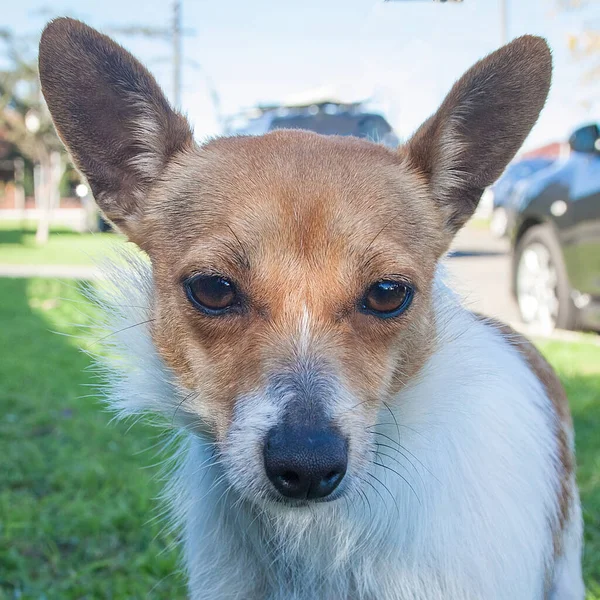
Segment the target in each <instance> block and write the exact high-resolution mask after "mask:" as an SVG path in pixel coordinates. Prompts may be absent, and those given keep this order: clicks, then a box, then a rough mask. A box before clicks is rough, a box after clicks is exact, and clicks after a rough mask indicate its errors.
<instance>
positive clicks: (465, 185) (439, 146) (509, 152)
mask: <svg viewBox="0 0 600 600" xmlns="http://www.w3.org/2000/svg"><path fill="white" fill-rule="evenodd" d="M551 76H552V57H551V55H550V49H549V48H548V45H547V44H546V42H545V41H544V40H543V39H542V38H539V37H534V36H523V37H520V38H518V39H516V40H514V41H513V42H511V43H510V44H508V45H506V46H504V47H502V48H500V49H499V50H497V51H496V52H493V53H492V54H490V55H489V56H487V57H486V58H484V59H483V60H481V61H479V62H478V63H476V64H475V65H474V66H473V67H472V68H471V69H469V70H468V71H467V72H466V73H465V74H464V75H463V76H462V77H461V78H460V79H459V81H458V82H457V83H456V84H455V85H454V87H453V88H452V90H451V91H450V93H449V94H448V96H447V97H446V99H445V100H444V102H443V103H442V105H441V107H440V108H439V110H438V111H437V112H436V113H435V114H434V115H433V116H432V117H430V118H429V119H428V120H427V121H426V122H425V123H424V124H423V125H421V127H420V128H419V129H418V130H417V132H416V133H415V134H414V136H413V137H412V139H411V140H410V141H409V142H408V144H407V146H406V147H405V148H404V149H403V151H404V152H406V153H407V157H408V160H409V164H411V165H412V166H413V167H414V168H416V169H417V170H418V171H419V172H420V173H421V174H422V175H424V176H425V177H426V179H427V181H428V183H429V187H430V193H431V195H432V197H433V200H434V201H435V203H436V204H437V206H438V207H439V208H440V209H441V211H442V214H443V218H444V221H445V227H446V236H445V240H444V244H445V245H447V244H448V243H449V241H450V240H451V238H452V236H453V235H454V234H455V233H456V232H457V231H458V229H460V227H461V226H462V225H464V223H465V222H466V221H467V220H468V219H469V217H470V216H471V215H472V214H473V212H474V211H475V208H476V207H477V203H478V202H479V199H480V198H481V195H482V193H483V190H484V189H485V188H486V187H487V186H488V185H491V184H492V183H493V182H494V181H495V180H496V179H497V178H498V177H499V176H500V174H501V173H502V171H503V170H504V168H505V167H506V165H507V164H508V163H509V161H510V160H511V159H512V158H513V156H514V155H515V154H516V152H517V150H518V149H519V148H520V146H521V144H522V143H523V142H524V140H525V138H526V137H527V135H528V134H529V131H530V130H531V128H532V127H533V125H534V124H535V122H536V121H537V118H538V115H539V113H540V111H541V110H542V108H543V106H544V103H545V101H546V96H547V95H548V90H549V88H550V79H551Z"/></svg>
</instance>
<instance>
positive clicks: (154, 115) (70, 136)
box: [39, 18, 193, 242]
mask: <svg viewBox="0 0 600 600" xmlns="http://www.w3.org/2000/svg"><path fill="white" fill-rule="evenodd" d="M39 70H40V80H41V83H42V91H43V93H44V97H45V98H46V102H47V104H48V108H49V109H50V113H51V115H52V119H53V120H54V124H55V125H56V129H57V131H58V134H59V135H60V137H61V139H62V141H63V142H64V143H65V145H66V146H67V148H68V149H69V151H70V152H71V155H72V157H73V160H74V162H75V164H76V165H77V167H78V168H79V169H80V170H81V172H82V173H83V174H84V175H85V176H86V177H87V180H88V182H89V183H90V186H91V188H92V191H93V193H94V197H95V198H96V201H97V202H98V205H99V206H100V208H101V209H102V210H103V211H104V214H105V215H106V216H107V217H108V218H109V219H110V220H111V221H113V222H114V223H115V224H116V225H118V226H119V227H120V228H121V229H122V230H123V231H124V232H125V233H126V234H127V235H128V236H129V237H130V239H133V241H137V242H139V241H140V239H138V238H141V239H143V235H141V236H140V235H138V225H139V222H140V220H141V218H142V215H143V213H144V209H145V206H144V205H145V196H146V195H147V194H148V192H149V191H150V189H151V188H152V186H153V185H154V184H155V183H156V182H157V181H158V179H159V178H160V175H161V173H162V172H163V170H164V168H165V166H166V165H167V163H169V161H171V160H172V159H173V158H174V157H175V156H176V155H177V154H178V153H180V152H184V151H186V150H188V149H190V148H191V147H192V146H193V140H192V132H191V129H190V127H189V125H188V123H187V121H186V120H185V118H184V117H183V116H182V115H180V114H179V113H177V112H175V111H174V110H173V109H172V108H171V107H170V106H169V103H168V102H167V100H166V98H165V97H164V95H163V93H162V92H161V90H160V88H159V87H158V84H157V83H156V81H155V80H154V78H153V77H152V75H151V74H150V73H149V72H148V70H147V69H145V68H144V66H143V65H141V64H140V63H139V62H138V61H137V60H136V59H135V58H134V57H133V56H132V55H131V54H129V52H127V51H126V50H125V49H124V48H122V47H121V46H119V45H118V44H117V43H115V42H114V41H112V40H111V39H110V38H108V37H106V36H105V35H102V34H101V33H99V32H98V31H96V30H95V29H92V28H91V27H88V26H87V25H85V24H84V23H81V22H79V21H75V20H73V19H67V18H62V19H56V20H55V21H52V22H51V23H49V24H48V26H47V27H46V29H45V30H44V33H43V34H42V39H41V42H40V54H39Z"/></svg>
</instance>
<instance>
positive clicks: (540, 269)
mask: <svg viewBox="0 0 600 600" xmlns="http://www.w3.org/2000/svg"><path fill="white" fill-rule="evenodd" d="M513 273H514V275H513V278H514V280H513V286H514V287H513V289H514V290H515V295H516V299H517V304H518V306H519V312H520V313H521V318H522V320H523V321H524V322H525V323H527V324H530V325H532V326H535V327H537V328H540V329H543V330H552V329H554V328H558V329H576V327H577V321H578V319H577V317H578V314H577V313H578V311H577V308H576V307H575V305H574V303H573V299H572V295H571V286H570V285H569V278H568V276H567V269H566V266H565V261H564V258H563V255H562V250H561V248H560V245H559V243H558V240H557V239H556V236H555V234H554V231H553V230H552V227H551V226H550V225H535V226H533V227H531V228H530V229H528V230H527V231H526V232H525V234H524V235H523V236H522V237H521V239H520V240H519V241H518V243H517V246H516V249H515V257H514V269H513Z"/></svg>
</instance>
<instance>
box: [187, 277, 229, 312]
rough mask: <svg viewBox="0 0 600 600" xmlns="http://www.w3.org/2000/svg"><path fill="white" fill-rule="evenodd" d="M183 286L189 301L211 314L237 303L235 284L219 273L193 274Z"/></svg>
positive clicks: (223, 310) (225, 309)
mask: <svg viewBox="0 0 600 600" xmlns="http://www.w3.org/2000/svg"><path fill="white" fill-rule="evenodd" d="M184 287H185V291H186V294H187V297H188V298H189V300H190V302H191V303H192V304H193V305H194V306H196V308H199V309H200V310H201V311H203V312H205V313H208V314H211V315H218V314H221V313H224V312H225V311H227V310H228V309H230V308H231V307H232V306H234V305H235V304H236V303H237V293H236V291H235V286H234V285H233V283H232V282H231V281H229V280H228V279H225V278H224V277H220V276H219V275H193V276H192V277H190V278H189V279H186V280H185V282H184Z"/></svg>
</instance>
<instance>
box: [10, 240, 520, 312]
mask: <svg viewBox="0 0 600 600" xmlns="http://www.w3.org/2000/svg"><path fill="white" fill-rule="evenodd" d="M507 251H508V244H507V243H506V241H504V240H496V239H494V238H492V237H491V236H490V235H489V234H488V233H487V231H484V230H478V229H465V230H463V231H462V232H461V233H460V234H459V236H458V238H457V239H456V241H455V243H454V246H453V252H452V253H451V255H450V257H449V258H448V259H447V266H448V270H449V271H450V274H451V277H452V281H453V283H454V287H455V288H456V289H457V290H458V291H459V292H461V295H462V296H463V297H464V298H465V302H466V303H467V305H468V306H470V307H472V308H473V309H474V310H477V311H479V312H482V313H484V314H488V315H491V316H495V317H498V318H500V319H502V320H503V321H506V322H511V323H512V322H516V321H518V313H517V309H516V306H515V304H514V301H513V300H512V298H511V296H510V293H509V258H508V254H507ZM98 276H99V272H98V270H97V269H96V268H95V267H88V266H70V265H4V264H0V277H56V278H59V279H94V278H97V277H98Z"/></svg>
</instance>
